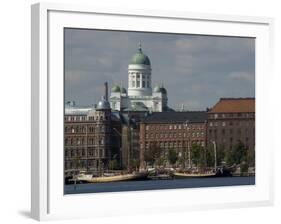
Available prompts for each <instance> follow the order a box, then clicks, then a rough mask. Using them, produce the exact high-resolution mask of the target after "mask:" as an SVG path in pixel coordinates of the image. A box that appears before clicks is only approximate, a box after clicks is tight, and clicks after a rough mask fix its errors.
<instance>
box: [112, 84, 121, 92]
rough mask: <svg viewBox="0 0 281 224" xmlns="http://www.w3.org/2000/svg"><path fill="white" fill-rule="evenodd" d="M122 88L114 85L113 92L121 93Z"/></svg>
mask: <svg viewBox="0 0 281 224" xmlns="http://www.w3.org/2000/svg"><path fill="white" fill-rule="evenodd" d="M120 91H121V89H120V86H118V85H114V86H113V87H112V88H111V92H113V93H120Z"/></svg>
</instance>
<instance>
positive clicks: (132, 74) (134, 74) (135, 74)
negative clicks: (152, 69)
mask: <svg viewBox="0 0 281 224" xmlns="http://www.w3.org/2000/svg"><path fill="white" fill-rule="evenodd" d="M129 75H130V77H131V78H132V79H134V78H137V79H140V78H142V79H149V73H142V74H140V73H139V72H129Z"/></svg>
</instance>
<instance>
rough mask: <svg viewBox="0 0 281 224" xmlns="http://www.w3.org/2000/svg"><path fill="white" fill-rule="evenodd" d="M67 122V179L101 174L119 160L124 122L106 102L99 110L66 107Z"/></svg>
mask: <svg viewBox="0 0 281 224" xmlns="http://www.w3.org/2000/svg"><path fill="white" fill-rule="evenodd" d="M64 119H65V121H64V122H65V123H64V158H65V163H64V164H65V176H71V175H73V174H75V173H78V172H80V171H88V172H91V173H94V174H95V175H101V174H102V173H103V172H104V170H106V169H108V167H109V161H110V160H111V159H119V158H120V145H121V136H119V132H120V131H121V123H120V119H119V117H118V114H114V113H112V112H111V109H110V104H109V102H108V101H106V99H102V100H101V101H99V103H98V105H97V107H96V108H79V107H75V106H74V105H66V108H65V116H64Z"/></svg>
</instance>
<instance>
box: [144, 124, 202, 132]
mask: <svg viewBox="0 0 281 224" xmlns="http://www.w3.org/2000/svg"><path fill="white" fill-rule="evenodd" d="M145 129H146V130H147V131H149V130H181V129H186V130H204V129H205V125H203V124H200V125H198V124H174V125H146V126H145Z"/></svg>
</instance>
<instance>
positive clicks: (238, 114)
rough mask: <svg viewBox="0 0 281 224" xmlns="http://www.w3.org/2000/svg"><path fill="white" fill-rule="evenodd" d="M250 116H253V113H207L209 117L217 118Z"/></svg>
mask: <svg viewBox="0 0 281 224" xmlns="http://www.w3.org/2000/svg"><path fill="white" fill-rule="evenodd" d="M233 117H239V118H250V117H254V113H217V114H209V118H211V119H212V118H213V119H217V118H233Z"/></svg>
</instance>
